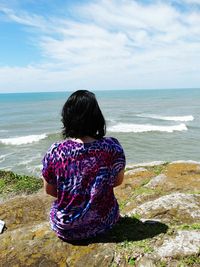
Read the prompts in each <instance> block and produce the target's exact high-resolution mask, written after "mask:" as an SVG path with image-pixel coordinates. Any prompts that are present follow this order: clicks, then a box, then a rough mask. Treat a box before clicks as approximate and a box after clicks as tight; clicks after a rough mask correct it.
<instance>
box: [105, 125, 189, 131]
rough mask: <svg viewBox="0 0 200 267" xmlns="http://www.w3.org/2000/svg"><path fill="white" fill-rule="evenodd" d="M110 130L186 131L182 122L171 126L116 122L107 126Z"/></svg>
mask: <svg viewBox="0 0 200 267" xmlns="http://www.w3.org/2000/svg"><path fill="white" fill-rule="evenodd" d="M108 131H110V132H119V133H120V132H121V133H129V132H133V133H143V132H168V133H172V132H174V131H187V126H186V125H185V124H184V123H181V124H178V125H173V126H159V125H150V124H132V123H118V124H116V125H113V126H111V127H109V128H108Z"/></svg>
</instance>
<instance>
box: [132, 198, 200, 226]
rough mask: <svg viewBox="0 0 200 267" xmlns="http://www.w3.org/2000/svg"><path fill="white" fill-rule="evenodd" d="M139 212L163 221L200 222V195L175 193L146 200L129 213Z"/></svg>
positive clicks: (144, 215)
mask: <svg viewBox="0 0 200 267" xmlns="http://www.w3.org/2000/svg"><path fill="white" fill-rule="evenodd" d="M132 214H139V215H141V216H142V217H145V218H160V219H162V220H163V222H167V223H169V222H172V221H178V222H179V223H193V222H200V195H198V194H184V193H173V194H170V195H165V196H162V197H160V198H158V199H156V200H153V201H149V202H146V203H144V204H142V205H140V206H139V207H137V208H135V209H133V210H132V211H131V212H129V213H128V215H129V216H130V215H132Z"/></svg>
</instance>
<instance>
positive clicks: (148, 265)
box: [136, 256, 156, 267]
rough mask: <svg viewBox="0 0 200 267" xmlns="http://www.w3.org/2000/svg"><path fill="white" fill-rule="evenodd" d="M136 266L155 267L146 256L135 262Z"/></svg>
mask: <svg viewBox="0 0 200 267" xmlns="http://www.w3.org/2000/svg"><path fill="white" fill-rule="evenodd" d="M136 266H137V267H156V265H155V262H154V260H153V259H150V258H148V257H146V256H144V257H142V258H141V259H140V260H139V261H138V262H137V264H136Z"/></svg>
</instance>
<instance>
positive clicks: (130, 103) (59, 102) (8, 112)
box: [0, 89, 200, 176]
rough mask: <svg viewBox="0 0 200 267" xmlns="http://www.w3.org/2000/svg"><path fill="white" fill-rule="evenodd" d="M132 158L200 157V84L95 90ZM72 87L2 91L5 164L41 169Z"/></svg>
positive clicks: (1, 163)
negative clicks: (67, 89) (176, 87)
mask: <svg viewBox="0 0 200 267" xmlns="http://www.w3.org/2000/svg"><path fill="white" fill-rule="evenodd" d="M95 94H96V96H97V99H98V101H99V104H100V107H101V109H102V112H103V114H104V116H105V119H106V121H107V135H108V136H114V137H117V138H118V139H119V141H120V142H121V144H122V145H123V147H124V150H125V153H126V158H127V163H140V162H150V161H157V160H164V161H172V160H197V161H199V159H200V147H199V136H200V126H199V125H200V106H199V103H200V90H198V89H187V90H186V89H184V90H181V89H179V90H135V91H134V90H127V91H126V90H121V91H98V92H95ZM69 95H70V93H69V92H55V93H20V94H0V169H6V170H13V171H16V172H19V173H28V174H34V175H38V176H39V175H40V170H41V159H42V157H43V155H44V153H45V151H46V150H47V149H48V147H49V146H50V145H51V144H52V143H53V142H55V141H57V140H61V139H62V137H61V134H60V132H61V129H62V124H61V121H60V119H61V116H60V113H61V109H62V106H63V104H64V103H65V101H66V99H67V97H68V96H69Z"/></svg>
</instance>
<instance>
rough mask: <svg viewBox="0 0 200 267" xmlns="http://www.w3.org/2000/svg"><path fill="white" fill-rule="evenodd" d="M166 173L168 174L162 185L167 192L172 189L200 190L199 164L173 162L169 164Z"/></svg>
mask: <svg viewBox="0 0 200 267" xmlns="http://www.w3.org/2000/svg"><path fill="white" fill-rule="evenodd" d="M164 174H165V175H166V176H167V178H166V179H165V181H164V182H163V183H160V187H163V188H164V191H165V192H167V191H168V192H169V191H170V192H171V191H182V192H183V191H184V192H186V191H189V192H191V191H192V192H194V193H195V192H197V193H198V192H199V191H200V169H199V165H198V164H188V163H172V164H169V165H168V167H167V169H166V171H165V172H164Z"/></svg>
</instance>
